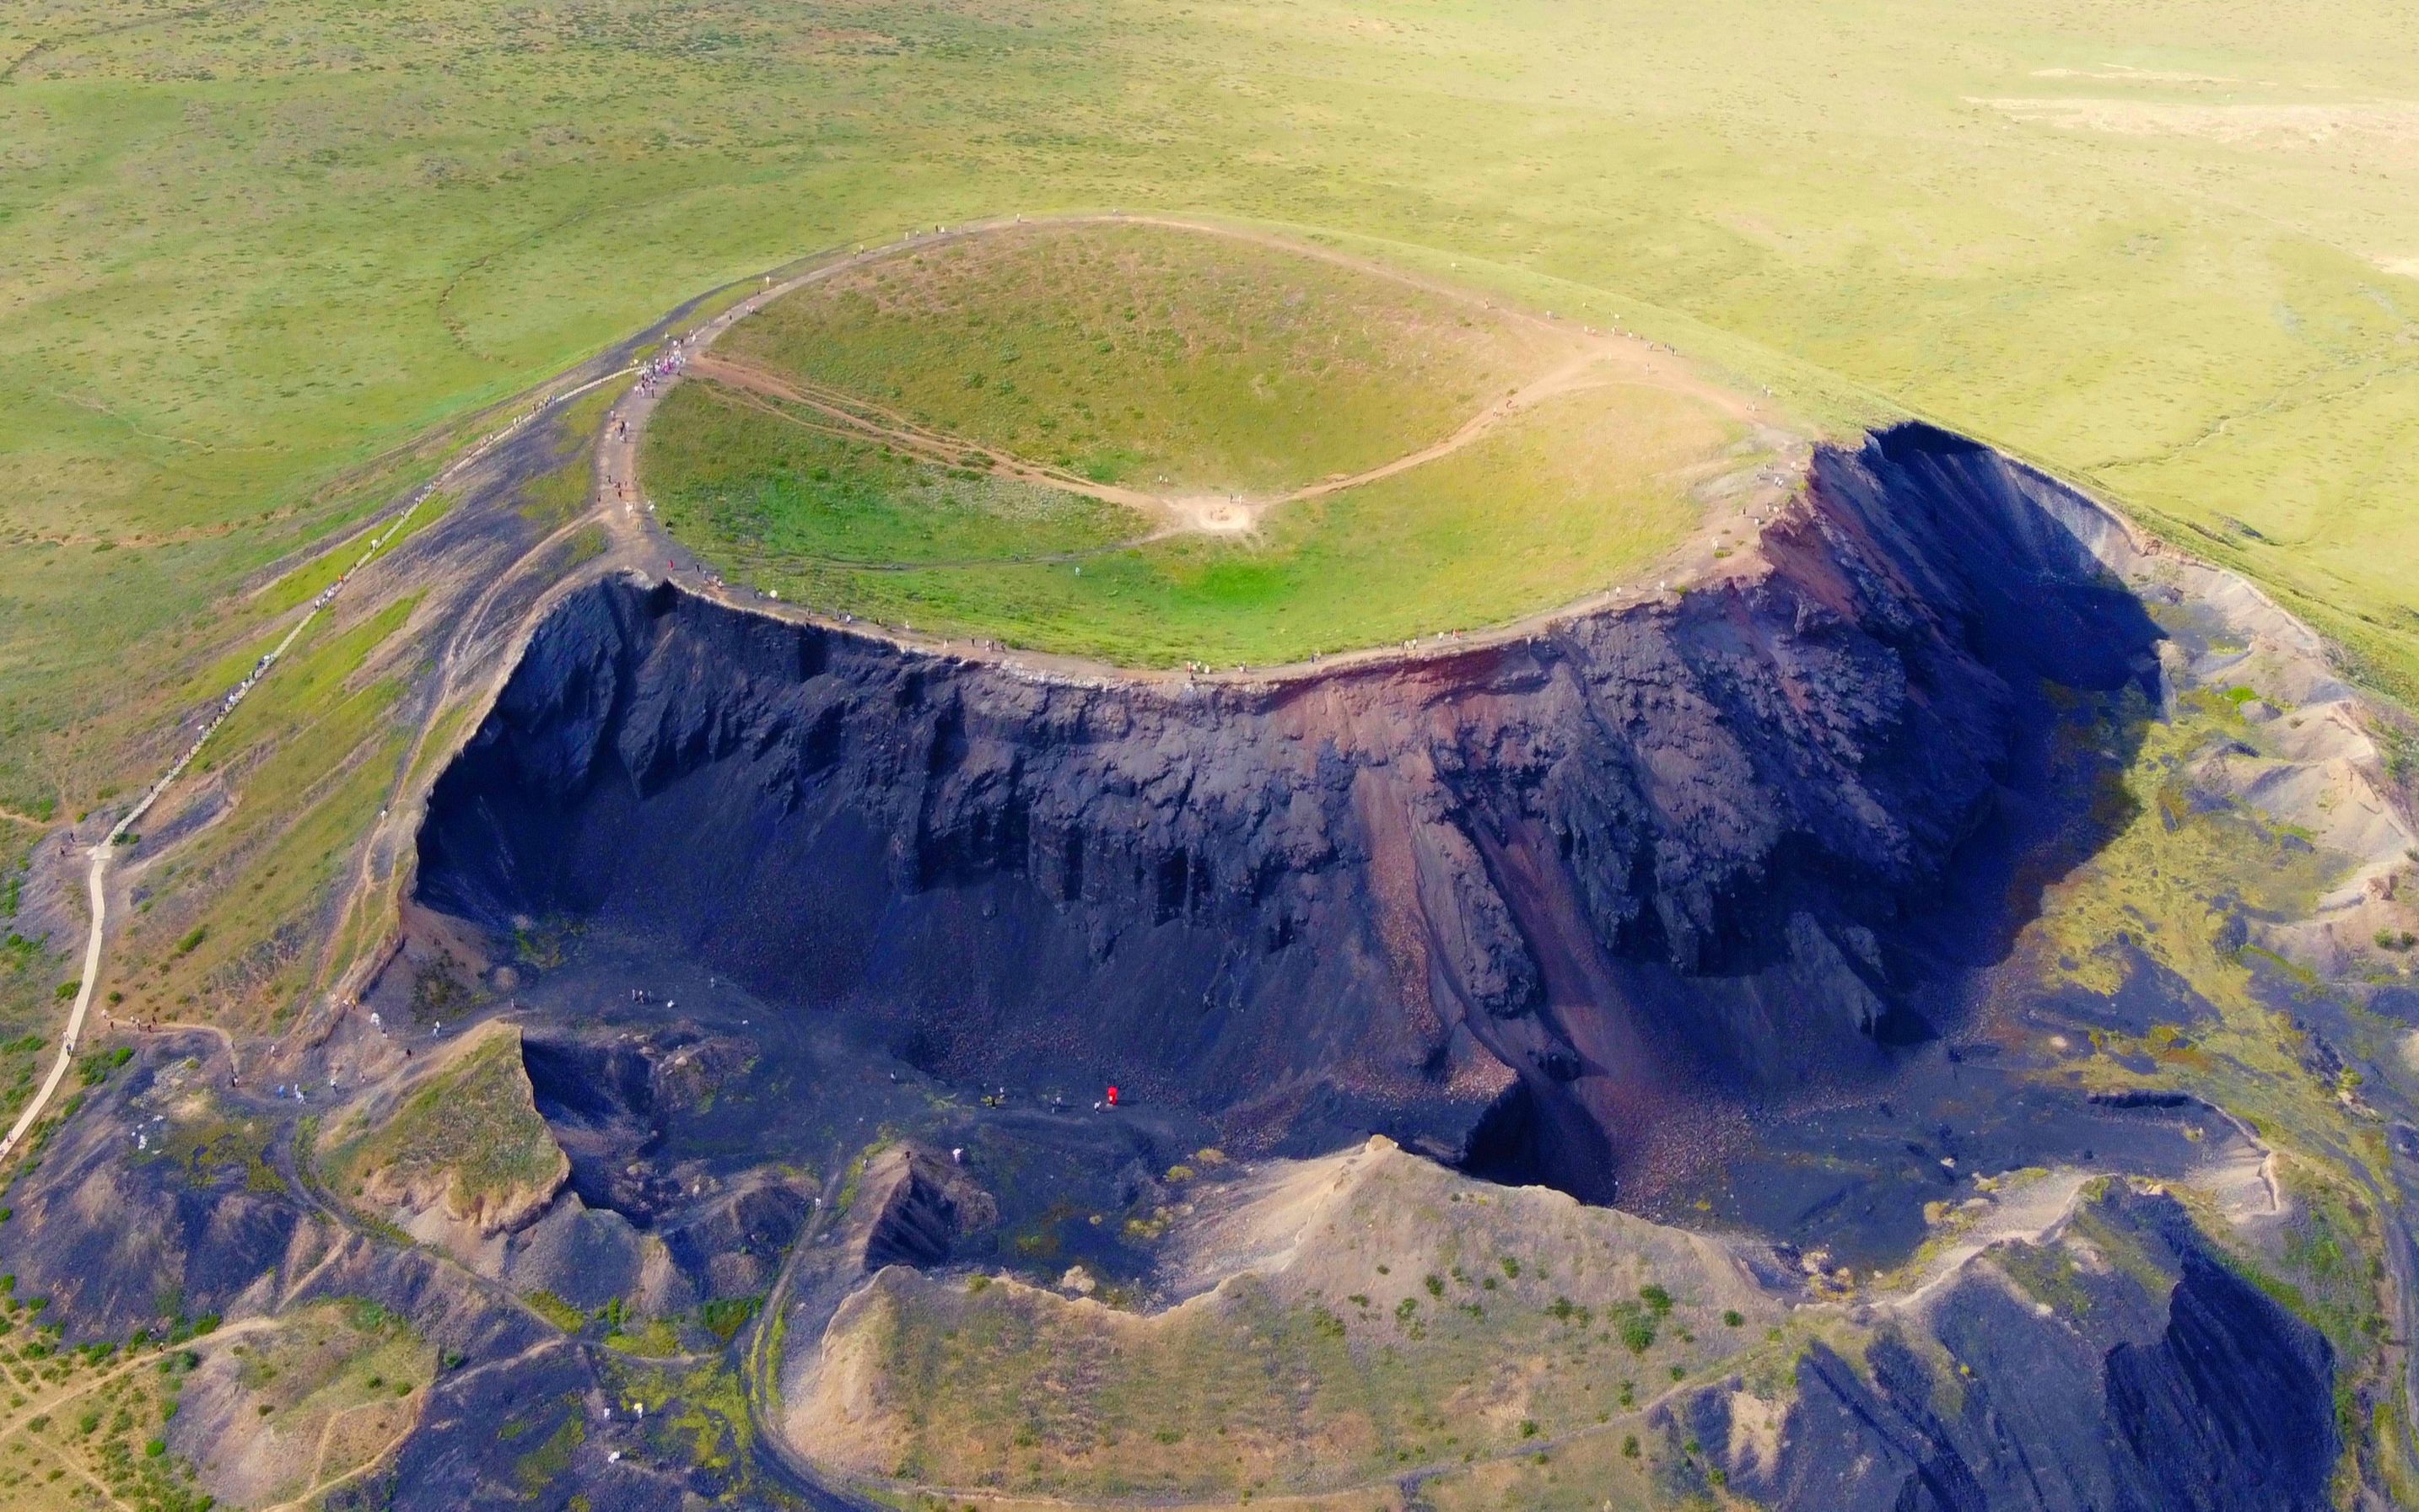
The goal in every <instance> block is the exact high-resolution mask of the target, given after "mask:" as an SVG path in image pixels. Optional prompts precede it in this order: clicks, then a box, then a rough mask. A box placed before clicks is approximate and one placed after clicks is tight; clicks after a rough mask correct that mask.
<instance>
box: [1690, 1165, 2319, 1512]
mask: <svg viewBox="0 0 2419 1512" xmlns="http://www.w3.org/2000/svg"><path fill="white" fill-rule="evenodd" d="M2096 1206H2097V1211H2098V1212H2099V1214H2100V1217H2101V1219H2102V1223H2103V1230H2102V1233H2103V1243H2112V1244H2116V1245H2119V1246H2122V1249H2123V1252H2124V1253H2123V1255H2122V1256H2121V1257H2120V1258H2121V1261H2122V1263H2112V1261H2111V1259H2110V1257H2108V1256H2107V1255H2105V1254H2103V1251H2102V1249H2101V1248H2100V1247H2098V1246H2095V1245H2093V1244H2091V1243H2089V1242H2076V1241H2072V1240H2069V1241H2065V1242H2052V1243H2051V1244H2050V1246H2049V1247H2048V1248H2047V1249H2046V1250H2042V1251H2036V1250H2034V1249H2033V1247H2031V1246H2026V1245H2017V1246H2013V1247H2012V1248H2011V1252H2010V1253H2011V1254H2012V1255H2015V1256H2017V1257H2022V1256H2024V1255H2026V1254H2033V1253H2042V1254H2047V1255H2049V1256H2050V1257H2052V1265H2051V1267H2048V1268H2047V1269H2050V1270H2051V1273H2054V1274H2056V1275H2057V1276H2058V1277H2059V1278H2060V1279H2059V1284H2060V1286H2061V1287H2063V1288H2066V1289H2068V1290H2071V1291H2072V1293H2073V1296H2072V1297H2069V1298H2067V1299H2066V1301H2067V1303H2068V1304H2067V1305H2065V1306H2062V1307H2058V1308H2057V1309H2055V1310H2056V1312H2057V1317H2056V1319H2055V1320H2053V1319H2051V1317H2050V1316H2049V1314H2050V1313H2051V1312H2052V1310H2053V1309H2051V1308H2050V1307H2049V1306H2047V1305H2045V1304H2042V1303H2040V1302H2038V1301H2037V1300H2036V1299H2035V1298H2034V1297H2033V1296H2031V1295H2030V1294H2028V1293H2027V1292H2026V1290H2025V1289H2023V1287H2022V1285H2021V1284H2020V1282H2018V1281H2015V1280H2011V1273H2010V1272H2006V1271H2002V1270H2000V1269H1999V1268H1998V1267H1997V1266H1996V1265H1995V1264H1994V1263H1992V1262H1991V1261H1990V1260H1984V1261H1981V1262H1980V1263H1976V1264H1971V1265H1969V1266H1968V1267H1967V1270H1966V1273H1964V1275H1963V1276H1961V1277H1959V1278H1958V1279H1957V1280H1956V1281H1955V1282H1954V1283H1953V1284H1951V1285H1950V1286H1949V1288H1947V1290H1946V1292H1945V1294H1944V1295H1943V1297H1942V1298H1941V1299H1940V1301H1939V1302H1938V1304H1936V1305H1934V1307H1933V1308H1931V1309H1930V1310H1929V1312H1928V1313H1926V1314H1924V1315H1923V1316H1921V1317H1920V1318H1919V1319H1916V1320H1915V1325H1916V1326H1915V1327H1914V1329H1913V1331H1912V1333H1911V1334H1903V1333H1900V1332H1896V1331H1885V1332H1884V1333H1883V1334H1882V1335H1880V1336H1879V1337H1878V1338H1876V1339H1875V1340H1874V1341H1873V1342H1872V1345H1871V1346H1870V1348H1868V1349H1867V1350H1866V1351H1865V1359H1864V1362H1863V1365H1862V1367H1861V1368H1860V1367H1859V1366H1857V1365H1853V1364H1851V1363H1850V1362H1849V1361H1848V1360H1846V1359H1844V1358H1843V1357H1841V1355H1840V1354H1838V1353H1836V1352H1834V1351H1833V1350H1830V1349H1828V1348H1826V1347H1824V1346H1822V1345H1819V1344H1818V1345H1815V1346H1812V1347H1811V1348H1810V1350H1808V1352H1807V1353H1806V1354H1805V1355H1804V1356H1803V1357H1802V1358H1801V1360H1800V1361H1799V1364H1798V1367H1797V1373H1796V1381H1795V1401H1794V1402H1792V1403H1791V1404H1790V1405H1789V1406H1788V1407H1787V1409H1786V1411H1785V1413H1784V1414H1783V1415H1782V1416H1781V1419H1780V1426H1779V1430H1778V1432H1777V1433H1771V1432H1767V1431H1758V1429H1760V1428H1761V1426H1762V1425H1763V1424H1764V1422H1765V1421H1766V1420H1767V1419H1768V1418H1769V1417H1770V1415H1771V1413H1770V1412H1769V1411H1768V1410H1765V1409H1764V1407H1763V1406H1762V1404H1761V1403H1760V1402H1759V1401H1758V1400H1757V1399H1756V1398H1755V1397H1754V1396H1751V1395H1749V1394H1748V1393H1746V1392H1744V1391H1743V1390H1741V1389H1740V1383H1739V1382H1737V1381H1733V1382H1731V1383H1729V1384H1727V1385H1725V1386H1721V1387H1717V1388H1715V1389H1713V1390H1709V1391H1705V1392H1701V1393H1697V1394H1694V1395H1692V1396H1688V1397H1687V1398H1684V1399H1682V1400H1681V1401H1679V1402H1678V1403H1675V1404H1674V1406H1673V1407H1672V1410H1670V1411H1668V1412H1664V1413H1662V1414H1661V1426H1662V1427H1663V1428H1664V1430H1665V1432H1666V1433H1667V1435H1668V1436H1669V1437H1670V1438H1671V1439H1672V1441H1673V1442H1674V1444H1675V1446H1676V1445H1678V1444H1680V1443H1687V1444H1691V1445H1695V1446H1697V1452H1698V1453H1702V1454H1703V1456H1704V1457H1705V1458H1706V1459H1707V1460H1710V1461H1713V1462H1715V1463H1717V1464H1718V1465H1720V1466H1722V1467H1723V1469H1724V1480H1725V1481H1726V1483H1727V1484H1728V1485H1729V1487H1730V1489H1732V1490H1733V1492H1735V1493H1737V1494H1740V1495H1743V1496H1746V1497H1748V1498H1749V1499H1751V1500H1752V1501H1753V1502H1754V1503H1755V1504H1758V1505H1768V1506H1772V1507H1776V1508H1780V1509H1784V1512H1788V1509H1806V1512H1813V1509H1818V1508H1820V1509H1828V1508H1833V1507H1844V1506H1856V1507H1867V1506H1870V1507H1884V1506H1887V1507H1898V1508H1903V1509H1906V1512H1963V1509H1967V1508H1972V1509H1978V1512H1979V1509H1981V1508H1994V1509H2002V1508H2004V1509H2010V1512H2014V1509H2024V1512H2086V1509H2089V1508H2105V1507H2146V1508H2147V1507H2204V1508H2209V1509H2211V1512H2253V1509H2268V1512H2282V1509H2292V1512H2300V1509H2309V1512H2317V1509H2318V1508H2320V1507H2324V1506H2329V1505H2332V1504H2334V1503H2333V1501H2332V1500H2331V1497H2330V1480H2331V1477H2332V1476H2333V1475H2334V1471H2335V1464H2336V1459H2337V1457H2338V1456H2339V1454H2340V1453H2341V1449H2342V1441H2341V1438H2340V1436H2339V1434H2338V1432H2337V1429H2336V1425H2335V1422H2334V1415H2333V1412H2332V1410H2331V1406H2330V1402H2331V1398H2332V1396H2333V1387H2334V1351H2333V1350H2332V1349H2331V1348H2330V1347H2329V1345H2328V1343H2327V1341H2326V1339H2325V1338H2324V1337H2323V1336H2322V1335H2320V1334H2319V1331H2318V1330H2317V1329H2316V1328H2314V1327H2312V1326H2311V1325H2310V1324H2308V1323H2307V1322H2304V1321H2303V1320H2302V1319H2298V1318H2296V1317H2294V1316H2293V1315H2292V1314H2291V1313H2288V1312H2287V1311H2286V1310H2285V1309H2284V1308H2283V1307H2282V1306H2280V1305H2278V1304H2277V1303H2276V1302H2275V1301H2273V1300H2272V1299H2271V1298H2270V1297H2269V1296H2268V1295H2267V1294H2266V1293H2265V1292H2263V1291H2261V1290H2260V1289H2259V1288H2257V1287H2256V1286H2255V1285H2253V1284H2252V1283H2251V1282H2250V1281H2249V1280H2247V1279H2245V1278H2244V1277H2243V1276H2242V1275H2240V1274H2238V1273H2236V1272H2235V1271H2234V1270H2233V1269H2232V1268H2231V1267H2230V1266H2229V1265H2228V1264H2227V1263H2226V1260H2225V1259H2224V1258H2223V1257H2221V1256H2219V1255H2218V1254H2217V1253H2216V1252H2215V1251H2214V1250H2213V1249H2212V1248H2211V1246H2210V1244H2209V1242H2207V1241H2206V1240H2205V1239H2203V1238H2202V1237H2201V1236H2200V1235H2199V1234H2198V1233H2197V1232H2196V1230H2195V1228H2194V1227H2193V1225H2192V1223H2191V1221H2190V1219H2188V1218H2187V1217H2186V1216H2185V1214H2184V1211H2183V1209H2182V1208H2181V1207H2180V1205H2178V1204H2177V1203H2176V1202H2175V1201H2174V1200H2173V1199H2172V1198H2169V1197H2165V1196H2145V1195H2141V1194H2136V1193H2133V1192H2130V1191H2127V1190H2125V1189H2123V1188H2121V1187H2120V1188H2118V1189H2116V1190H2115V1191H2114V1192H2112V1194H2111V1195H2110V1196H2109V1197H2108V1198H2107V1199H2106V1200H2105V1201H2103V1202H2102V1203H2100V1204H2098V1205H2096ZM2013 1273H2014V1274H2015V1275H2017V1276H2020V1277H2021V1276H2023V1275H2026V1274H2028V1273H2031V1272H2030V1271H2029V1270H2028V1269H2027V1268H2026V1267H2023V1266H2014V1267H2013ZM1759 1439H1762V1440H1764V1441H1765V1442H1763V1443H1759V1442H1758V1440H1759ZM1673 1459H1674V1462H1675V1463H1678V1464H1680V1465H1681V1467H1682V1468H1681V1469H1680V1470H1679V1472H1677V1473H1678V1474H1679V1475H1680V1476H1681V1478H1682V1481H1683V1484H1682V1486H1681V1487H1680V1488H1679V1489H1682V1490H1684V1491H1685V1490H1691V1489H1693V1490H1695V1491H1696V1492H1698V1493H1699V1494H1704V1493H1705V1491H1706V1486H1705V1485H1704V1466H1703V1465H1701V1464H1698V1463H1696V1462H1695V1461H1694V1459H1693V1458H1687V1457H1682V1456H1679V1455H1675V1456H1674V1457H1673Z"/></svg>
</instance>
